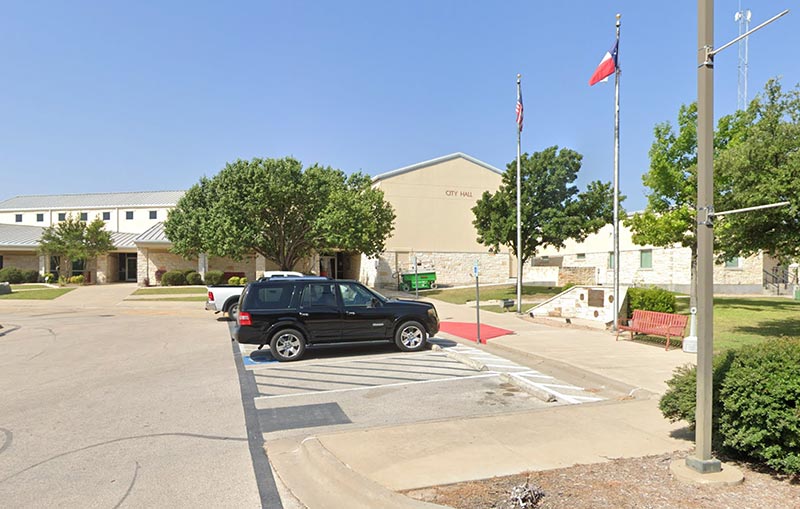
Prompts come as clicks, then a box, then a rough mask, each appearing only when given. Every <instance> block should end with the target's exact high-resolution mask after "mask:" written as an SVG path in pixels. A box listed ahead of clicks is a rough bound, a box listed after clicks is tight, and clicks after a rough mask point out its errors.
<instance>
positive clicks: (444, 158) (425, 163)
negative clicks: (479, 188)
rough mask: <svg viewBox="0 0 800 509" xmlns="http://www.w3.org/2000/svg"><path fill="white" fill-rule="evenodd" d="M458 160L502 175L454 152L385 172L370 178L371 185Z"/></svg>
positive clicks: (493, 168) (461, 153) (487, 164)
mask: <svg viewBox="0 0 800 509" xmlns="http://www.w3.org/2000/svg"><path fill="white" fill-rule="evenodd" d="M459 158H461V159H466V160H467V161H470V162H472V163H475V164H477V165H478V166H483V167H484V168H486V169H487V170H489V171H493V172H494V173H497V174H498V175H502V174H503V170H500V169H498V168H495V167H494V166H492V165H491V164H489V163H484V162H483V161H481V160H479V159H475V158H474V157H472V156H468V155H467V154H465V153H463V152H456V153H454V154H449V155H446V156H442V157H437V158H436V159H431V160H430V161H423V162H421V163H416V164H412V165H411V166H405V167H403V168H398V169H396V170H392V171H387V172H386V173H381V174H380V175H375V176H374V177H372V182H373V183H375V182H379V181H381V180H384V179H387V178H391V177H394V176H397V175H402V174H403V173H408V172H411V171H414V170H419V169H420V168H425V167H427V166H433V165H435V164H440V163H444V162H446V161H450V160H452V159H459Z"/></svg>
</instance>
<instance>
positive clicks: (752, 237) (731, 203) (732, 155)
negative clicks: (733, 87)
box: [714, 80, 800, 261]
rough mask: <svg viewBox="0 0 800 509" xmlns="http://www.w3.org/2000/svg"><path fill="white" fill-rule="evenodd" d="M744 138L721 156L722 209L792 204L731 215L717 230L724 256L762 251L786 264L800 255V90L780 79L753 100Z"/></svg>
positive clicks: (718, 162)
mask: <svg viewBox="0 0 800 509" xmlns="http://www.w3.org/2000/svg"><path fill="white" fill-rule="evenodd" d="M747 119H748V121H749V122H748V125H747V129H746V130H745V131H744V132H743V133H742V135H741V136H740V137H739V138H738V139H737V140H735V142H734V143H731V144H730V145H729V146H728V148H727V150H725V151H724V152H723V153H721V154H720V155H719V157H717V159H716V161H715V165H714V170H715V176H716V179H717V181H718V182H719V188H720V190H721V192H720V197H719V204H718V206H717V207H716V209H717V210H733V209H741V208H747V207H754V206H759V205H768V204H773V203H779V202H785V201H788V202H789V205H788V206H782V207H778V208H772V209H765V210H759V211H758V212H744V213H738V214H731V215H726V216H725V217H724V218H722V219H721V220H720V221H718V222H717V226H716V228H715V230H716V233H717V236H718V238H719V248H720V256H721V257H724V258H733V257H737V256H749V255H752V254H754V253H756V252H758V251H760V250H763V251H766V252H767V253H769V254H771V255H772V256H774V257H776V258H778V259H782V260H784V261H786V260H789V259H796V258H797V257H800V89H798V88H795V89H794V90H791V91H788V92H786V91H783V89H782V87H781V84H780V82H779V81H777V80H770V81H769V82H767V84H766V86H765V88H764V92H763V94H761V95H760V96H759V97H757V98H756V99H755V100H754V101H752V102H751V104H750V106H749V108H748V112H747Z"/></svg>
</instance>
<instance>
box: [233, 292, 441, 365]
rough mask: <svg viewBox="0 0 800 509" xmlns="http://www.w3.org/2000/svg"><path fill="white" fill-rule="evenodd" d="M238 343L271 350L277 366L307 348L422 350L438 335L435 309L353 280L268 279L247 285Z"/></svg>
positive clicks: (242, 303)
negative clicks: (380, 344)
mask: <svg viewBox="0 0 800 509" xmlns="http://www.w3.org/2000/svg"><path fill="white" fill-rule="evenodd" d="M237 322H238V328H237V331H236V340H237V341H238V342H239V343H248V344H254V345H259V348H260V347H263V346H264V345H269V348H270V351H271V353H272V356H273V357H275V358H276V359H278V360H279V361H294V360H297V359H299V358H300V357H302V356H303V353H304V352H305V349H306V346H307V345H315V344H330V343H345V342H347V343H349V342H355V341H376V340H387V341H394V342H395V344H396V345H397V347H398V348H400V350H403V351H406V352H414V351H418V350H422V349H423V348H425V345H426V344H427V340H428V337H429V336H434V335H436V333H438V332H439V316H438V315H437V314H436V308H435V307H434V306H433V304H429V303H427V302H415V301H410V300H397V299H387V298H386V297H384V296H383V295H381V294H379V293H377V292H375V291H374V290H371V289H370V288H367V287H366V286H364V285H362V284H361V283H359V282H357V281H348V280H332V279H326V278H311V277H304V278H291V277H283V278H271V279H269V280H267V281H258V282H254V283H250V284H248V285H247V287H246V288H245V289H244V292H242V296H241V298H240V300H239V314H238V316H237Z"/></svg>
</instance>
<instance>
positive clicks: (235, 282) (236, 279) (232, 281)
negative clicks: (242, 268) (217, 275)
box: [228, 276, 241, 285]
mask: <svg viewBox="0 0 800 509" xmlns="http://www.w3.org/2000/svg"><path fill="white" fill-rule="evenodd" d="M239 281H240V278H239V276H231V277H229V278H228V284H229V285H240V284H241V283H240V282H239Z"/></svg>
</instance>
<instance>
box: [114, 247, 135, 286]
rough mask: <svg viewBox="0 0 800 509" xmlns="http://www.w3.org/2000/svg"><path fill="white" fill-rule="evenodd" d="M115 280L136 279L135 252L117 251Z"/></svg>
mask: <svg viewBox="0 0 800 509" xmlns="http://www.w3.org/2000/svg"><path fill="white" fill-rule="evenodd" d="M118 268H119V270H118V272H117V281H136V253H119V258H118Z"/></svg>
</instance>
